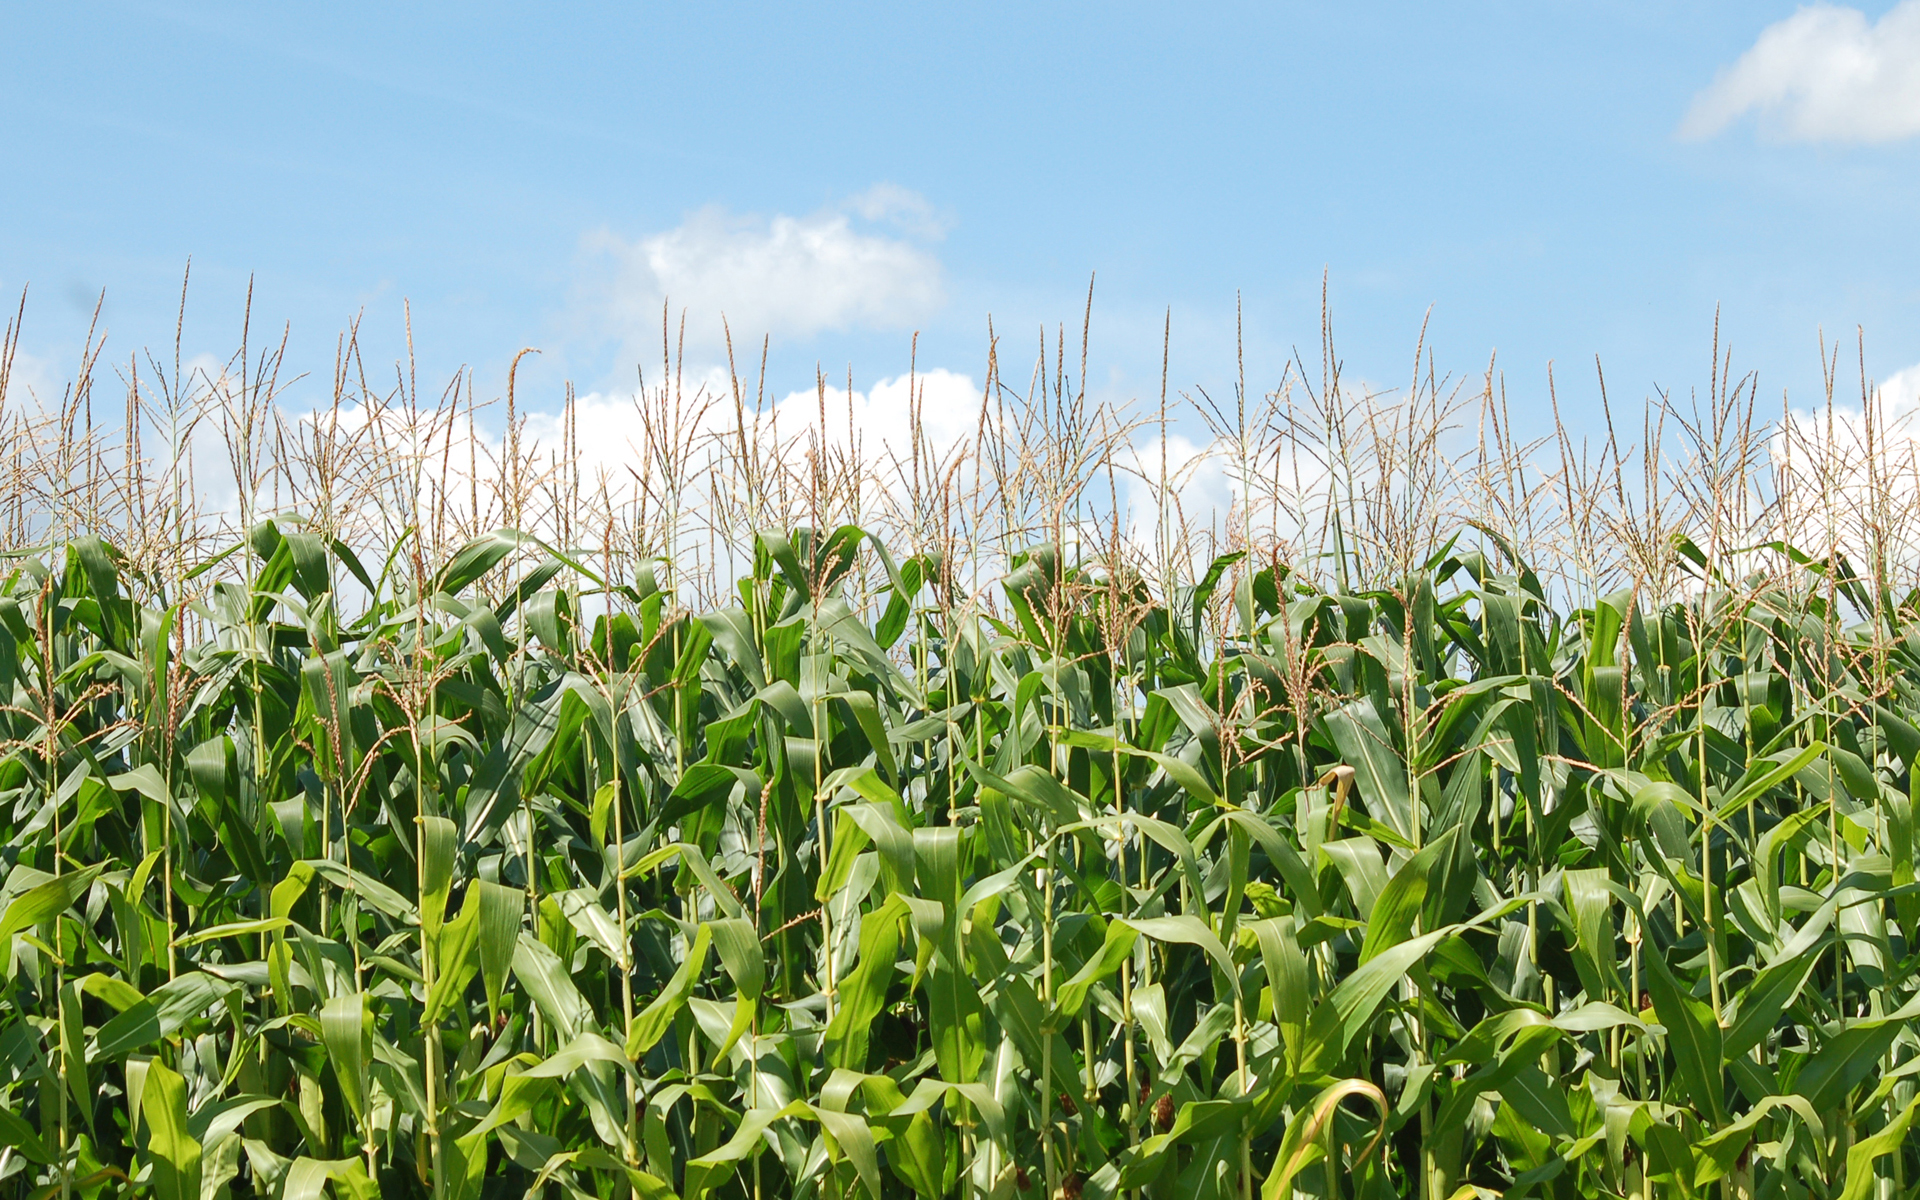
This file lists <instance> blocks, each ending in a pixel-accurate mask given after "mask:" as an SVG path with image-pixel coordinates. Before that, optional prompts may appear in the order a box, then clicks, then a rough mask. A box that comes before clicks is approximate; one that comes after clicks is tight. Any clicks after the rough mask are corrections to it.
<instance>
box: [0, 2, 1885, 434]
mask: <svg viewBox="0 0 1920 1200" xmlns="http://www.w3.org/2000/svg"><path fill="white" fill-rule="evenodd" d="M10 9H11V13H10V20H9V24H10V26H11V27H12V28H13V29H14V31H15V34H16V36H15V37H14V38H12V39H11V46H10V48H9V50H8V51H7V57H8V62H7V66H8V70H7V71H6V72H5V73H4V78H3V79H0V96H4V97H5V100H6V103H7V104H8V106H9V108H10V109H11V110H12V112H13V113H14V114H15V116H16V119H15V120H14V121H12V122H10V123H9V125H8V129H7V132H6V133H5V134H4V135H0V136H4V137H5V140H6V153H7V160H8V161H9V162H10V163H12V164H14V165H15V167H16V172H15V175H14V178H15V180H16V186H15V187H13V188H11V189H8V190H7V191H6V192H4V193H0V296H4V297H5V299H6V301H7V304H6V307H7V308H8V309H9V310H11V309H12V308H13V304H14V302H16V301H17V299H18V297H19V294H20V291H21V289H22V288H23V287H25V288H28V289H29V291H28V299H27V307H26V319H25V326H24V330H23V334H22V338H21V343H20V344H21V350H22V356H23V357H22V363H23V366H22V371H21V379H22V381H23V382H25V383H26V384H28V385H31V386H36V387H40V388H57V386H58V385H59V383H60V382H61V381H63V380H65V379H66V378H68V377H70V375H71V374H72V369H73V363H74V362H75V361H76V360H77V357H78V354H79V351H80V347H81V343H82V340H83V338H84V335H85V332H86V328H87V325H88V321H89V319H90V315H91V312H92V309H93V306H94V304H95V303H96V301H97V299H98V297H99V296H100V295H102V294H103V293H104V295H105V303H104V308H103V311H102V324H103V326H104V327H105V329H106V330H107V333H108V338H109V340H108V348H107V351H106V353H105V355H104V356H103V363H106V364H114V363H118V364H120V366H121V368H122V369H124V367H125V364H126V362H127V359H128V356H129V355H130V354H131V353H133V352H134V351H137V350H139V349H141V348H143V347H144V348H149V349H152V350H154V351H158V352H163V353H165V354H168V355H170V353H171V345H172V341H173V333H174V324H175V316H176V311H177V308H178V305H179V299H180V296H179V293H180V286H181V279H182V274H183V272H184V270H185V268H186V264H187V262H188V260H189V259H191V262H192V277H193V283H192V289H191V293H190V296H189V302H188V308H187V318H186V326H185V335H184V339H183V340H184V343H185V347H184V348H185V352H186V354H187V355H188V356H189V357H193V356H196V355H199V356H213V357H215V358H219V357H224V356H225V355H226V354H227V353H229V352H230V351H231V350H232V349H233V348H234V347H235V346H237V344H238V341H239V334H240V327H241V314H242V312H243V309H244V306H245V303H246V296H247V292H248V288H249V281H251V287H252V290H253V330H252V335H251V336H252V340H253V343H254V344H255V345H256V346H258V345H259V344H261V342H262V341H263V340H271V339H274V338H277V336H278V333H279V331H280V329H281V328H282V327H283V326H285V327H287V328H289V329H290V331H291V332H290V335H289V338H290V341H289V354H288V361H289V366H290V369H291V370H294V371H299V372H304V373H306V374H307V377H308V382H307V383H306V384H303V385H302V387H305V388H307V389H308V390H309V391H311V390H312V389H313V388H315V387H319V386H322V385H324V383H325V381H326V377H327V375H328V373H329V371H330V369H331V366H332V358H333V352H334V347H335V344H336V339H337V336H338V334H339V332H340V331H341V330H342V329H343V328H344V327H345V326H346V325H347V324H348V323H350V322H351V321H353V320H355V319H356V318H358V319H359V320H360V321H361V329H362V341H363V346H364V349H365V351H366V357H367V359H368V363H369V366H370V367H373V368H375V369H377V370H389V369H390V367H391V364H392V362H393V361H394V360H395V359H397V358H399V357H401V356H402V355H403V354H404V353H405V349H406V336H405V335H406V315H405V309H404V308H403V305H410V308H411V318H412V329H413V341H414V346H415V347H416V350H417V352H418V361H419V365H420V371H421V384H422V390H423V391H427V390H429V389H437V388H438V387H439V386H440V384H441V383H443V382H444V381H445V380H446V379H447V378H448V377H449V376H450V375H451V374H452V372H453V371H454V369H455V368H457V367H459V366H461V365H463V364H471V365H472V366H473V367H474V369H475V371H476V374H477V380H478V383H477V386H478V387H479V389H480V390H481V392H482V395H483V397H484V396H485V395H489V394H497V392H498V391H499V389H500V387H501V386H502V384H503V381H504V375H505V371H506V366H507V363H508V362H509V361H510V360H511V358H512V357H513V355H514V353H515V352H516V351H517V350H518V349H520V348H521V347H523V346H533V347H538V348H539V349H540V350H541V351H542V353H541V354H540V355H539V356H538V357H536V358H529V359H527V360H526V362H525V363H524V364H523V366H522V369H521V375H520V401H521V403H522V404H523V405H525V406H530V407H533V408H543V407H546V408H550V407H552V406H554V405H556V404H557V403H558V401H559V398H560V396H561V395H562V393H563V385H564V383H565V382H566V381H572V382H573V384H574V385H575V386H576V387H577V388H578V389H579V390H580V391H581V392H583V393H590V392H603V393H608V392H618V391H619V390H620V389H621V388H623V387H630V386H631V384H632V382H633V380H634V379H635V371H636V368H637V367H644V369H645V370H646V371H647V372H648V374H649V377H651V376H652V375H653V374H654V373H655V372H657V370H658V366H657V364H658V363H659V361H660V332H661V331H660V313H661V306H662V303H663V301H669V302H670V303H671V304H672V306H673V311H674V313H675V319H676V321H677V319H678V315H679V314H680V313H681V312H684V313H685V316H686V320H687V328H688V331H689V333H688V339H687V346H688V352H687V361H688V363H689V364H690V366H691V367H692V368H693V369H694V370H695V372H696V373H701V372H705V371H708V370H710V369H712V368H713V367H715V366H716V365H718V364H720V363H722V362H723V361H724V358H725V351H724V345H723V343H722V340H721V324H720V317H721V314H722V312H724V313H725V314H726V317H727V321H728V323H729V326H730V328H731V330H732V333H733V336H734V339H735V350H736V358H737V361H738V362H739V363H740V364H741V367H742V369H743V371H744V372H745V373H746V374H748V375H749V376H752V375H753V374H755V372H756V368H757V362H758V358H759V347H760V345H761V339H762V337H763V336H764V337H766V338H767V339H768V345H769V353H768V362H769V375H770V380H769V383H770V387H769V390H770V392H771V393H772V394H773V395H775V396H778V395H785V394H788V393H790V392H793V391H796V390H803V389H806V388H809V387H811V386H812V382H813V379H814V372H815V369H816V367H817V368H818V369H820V370H821V371H823V372H824V374H825V375H826V377H827V378H828V379H829V380H830V381H837V382H842V383H844V381H845V379H846V377H847V375H848V373H849V370H850V371H851V373H852V376H853V382H854V386H855V389H856V390H859V391H862V392H868V393H871V392H872V390H873V389H874V387H875V386H876V385H877V384H879V383H880V382H881V381H884V380H889V379H893V378H896V377H898V376H900V375H903V374H905V373H906V372H907V370H908V367H909V361H910V358H914V357H917V365H918V369H919V370H920V371H922V372H933V371H945V372H949V373H950V374H951V375H952V376H954V377H955V378H957V379H964V380H967V381H969V382H970V384H972V385H976V386H977V385H978V384H979V382H980V381H981V379H982V377H983V374H984V369H985V365H986V357H987V355H986V350H987V344H988V329H989V322H990V321H991V323H992V328H993V330H994V332H995V333H996V334H997V336H998V338H999V345H1000V361H1001V364H1002V370H1003V375H1005V376H1006V377H1008V378H1016V377H1017V378H1024V377H1025V374H1026V373H1027V372H1028V371H1029V370H1030V369H1031V364H1032V362H1033V360H1034V358H1035V357H1036V355H1037V353H1038V344H1039V340H1040V338H1041V336H1042V330H1046V331H1047V333H1046V336H1047V337H1049V338H1050V339H1051V338H1057V337H1059V336H1060V334H1061V331H1062V330H1063V329H1064V334H1065V338H1066V341H1067V343H1068V345H1069V358H1070V359H1074V360H1077V357H1078V342H1079V335H1080V326H1081V322H1082V318H1083V314H1084V312H1085V311H1086V306H1087V298H1088V288H1089V282H1090V281H1092V288H1093V304H1092V324H1091V338H1090V363H1091V369H1090V371H1089V377H1090V378H1089V386H1090V389H1091V390H1092V391H1093V393H1094V394H1095V395H1097V396H1100V397H1101V398H1104V399H1109V400H1124V399H1126V398H1129V397H1135V398H1140V399H1142V400H1151V399H1152V398H1154V397H1155V396H1157V392H1158V388H1159V382H1160V369H1161V361H1162V357H1161V356H1162V335H1163V330H1164V329H1165V328H1166V327H1167V326H1168V325H1169V324H1170V326H1171V338H1170V348H1169V351H1168V359H1169V370H1168V374H1169V383H1170V385H1171V386H1172V387H1173V388H1174V389H1175V390H1183V389H1184V390H1192V389H1194V388H1196V387H1205V388H1208V389H1209V390H1213V389H1221V388H1230V386H1231V383H1232V381H1233V379H1234V377H1235V366H1236V356H1237V354H1238V353H1239V351H1237V349H1236V347H1237V345H1240V344H1243V345H1244V355H1245V360H1246V369H1247V377H1248V384H1249V386H1250V387H1251V388H1255V389H1260V390H1265V389H1267V388H1270V387H1272V386H1274V385H1275V384H1277V383H1278V382H1279V380H1280V378H1281V375H1282V371H1283V370H1284V368H1285V366H1286V364H1287V362H1288V360H1289V359H1290V358H1291V357H1292V356H1293V354H1294V353H1295V352H1296V351H1297V352H1299V353H1300V354H1301V355H1302V356H1303V357H1304V358H1305V359H1306V361H1307V362H1308V363H1309V364H1311V365H1312V369H1313V371H1315V372H1317V370H1318V361H1319V337H1320V316H1321V288H1322V282H1323V280H1325V285H1326V288H1327V295H1328V297H1329V303H1330V310H1331V314H1332V318H1333V324H1334V333H1335V344H1336V348H1337V350H1338V352H1339V354H1340V356H1341V358H1342V360H1343V362H1344V364H1345V370H1346V372H1347V375H1348V376H1349V377H1350V378H1357V379H1363V380H1365V381H1367V382H1368V383H1370V384H1372V385H1374V386H1380V387H1393V386H1396V385H1399V384H1401V383H1403V382H1404V381H1405V380H1406V378H1407V377H1408V376H1409V375H1410V374H1411V372H1412V370H1413V355H1414V350H1415V347H1416V345H1419V344H1421V335H1422V330H1423V328H1424V329H1425V343H1424V344H1425V345H1426V346H1427V347H1428V348H1429V349H1430V350H1431V352H1432V355H1433V362H1434V364H1435V366H1436V367H1437V369H1438V370H1439V371H1440V372H1442V373H1443V374H1448V373H1450V374H1452V375H1453V376H1455V377H1456V378H1460V377H1465V378H1468V379H1469V380H1477V379H1478V378H1479V376H1480V375H1481V373H1483V372H1484V371H1485V370H1486V366H1487V363H1488V360H1489V357H1490V356H1492V355H1494V354H1496V353H1497V355H1498V363H1499V365H1500V369H1501V370H1502V371H1503V372H1504V373H1505V377H1506V380H1507V384H1508V388H1509V394H1510V396H1511V397H1512V398H1513V401H1514V403H1515V407H1516V410H1517V411H1518V412H1519V413H1520V415H1521V419H1522V420H1523V421H1526V422H1531V423H1533V426H1534V428H1543V427H1544V422H1545V421H1546V420H1548V419H1549V415H1548V414H1549V413H1550V409H1549V408H1548V406H1547V403H1546V402H1547V400H1548V398H1549V397H1548V369H1549V364H1550V363H1551V364H1552V370H1553V378H1554V385H1555V386H1554V396H1555V397H1557V399H1558V401H1559V403H1560V406H1561V411H1562V414H1563V415H1564V416H1565V417H1566V418H1567V420H1568V423H1569V424H1570V425H1571V426H1573V427H1574V428H1576V429H1579V430H1587V431H1590V430H1592V429H1594V428H1596V427H1597V424H1598V420H1599V403H1598V401H1599V390H1598V386H1597V384H1596V377H1595V370H1594V362H1595V359H1596V356H1597V357H1598V358H1599V360H1600V361H1601V362H1602V363H1604V365H1605V368H1606V378H1607V385H1608V389H1609V395H1610V397H1611V399H1612V401H1613V404H1614V406H1615V413H1616V415H1619V413H1620V410H1621V406H1622V405H1627V406H1632V405H1634V404H1635V403H1637V402H1638V401H1639V400H1640V399H1641V398H1644V397H1647V396H1650V395H1653V394H1654V393H1655V392H1656V390H1664V391H1666V392H1668V393H1669V394H1672V395H1675V396H1678V397H1683V398H1684V397H1685V396H1686V395H1687V394H1688V393H1689V392H1690V391H1697V392H1704V390H1705V389H1706V387H1707V385H1708V378H1709V371H1710V351H1711V346H1712V344H1713V337H1714V327H1715V321H1716V318H1717V319H1718V321H1719V328H1720V338H1721V346H1722V349H1723V351H1726V350H1728V349H1730V351H1731V361H1732V363H1733V367H1734V370H1735V372H1736V374H1744V373H1745V372H1747V371H1753V372H1756V373H1757V376H1758V379H1759V393H1760V396H1761V401H1760V408H1761V411H1762V412H1767V411H1777V410H1778V406H1779V403H1780V396H1781V393H1782V391H1783V390H1784V391H1785V392H1786V394H1787V395H1788V396H1789V397H1790V398H1791V399H1792V401H1793V403H1794V404H1795V406H1796V407H1806V406H1808V405H1811V404H1812V403H1814V402H1815V401H1816V400H1817V399H1818V398H1819V391H1820V355H1819V350H1818V345H1819V339H1820V338H1821V336H1822V335H1823V333H1824V336H1825V338H1826V340H1827V342H1828V344H1829V349H1830V350H1832V348H1834V347H1838V349H1839V363H1840V371H1839V378H1840V388H1839V391H1840V394H1841V396H1842V399H1843V400H1845V399H1850V400H1851V401H1852V402H1853V403H1854V404H1856V405H1857V403H1858V392H1859V385H1858V381H1857V378H1856V377H1857V374H1858V371H1857V365H1856V364H1857V362H1858V360H1859V358H1860V357H1861V354H1860V353H1859V351H1858V350H1857V348H1856V330H1864V339H1865V342H1864V360H1865V366H1866V370H1867V373H1868V374H1869V376H1871V377H1872V378H1874V379H1876V380H1878V381H1881V382H1882V383H1886V382H1888V381H1892V383H1893V384H1894V385H1895V387H1896V389H1897V390H1898V391H1899V392H1900V393H1901V395H1900V401H1901V402H1902V403H1906V402H1911V401H1912V400H1913V398H1914V397H1913V396H1907V395H1905V393H1906V392H1907V391H1912V392H1914V393H1915V394H1916V395H1920V368H1916V364H1920V333H1916V330H1920V321H1916V319H1915V318H1916V317H1920V286H1916V284H1915V283H1914V282H1913V280H1914V279H1915V278H1916V277H1920V272H1917V271H1916V268H1920V247H1916V246H1914V245H1913V244H1911V241H1912V239H1910V238H1905V237H1903V236H1902V234H1903V232H1904V231H1905V230H1906V228H1907V227H1908V226H1909V225H1910V224H1911V220H1910V218H1909V217H1908V211H1909V209H1910V208H1911V204H1910V202H1903V201H1902V200H1901V199H1900V197H1901V196H1903V195H1910V194H1911V193H1912V191H1913V188H1914V185H1915V183H1917V182H1920V160H1917V159H1916V156H1915V152H1914V138H1915V136H1916V135H1920V0H1903V2H1902V3H1900V4H1897V5H1891V6H1889V5H1885V4H1881V5H1875V6H1870V7H1867V8H1865V9H1856V8H1850V7H1846V6H1835V5H1817V6H1811V7H1799V6H1796V5H1793V4H1791V3H1763V4H1758V5H1733V4H1730V3H1695V4H1687V5H1678V6H1670V5H1654V4H1624V5H1613V4H1610V5H1598V4H1575V5H1566V6H1558V7H1556V8H1555V9H1554V10H1552V11H1551V12H1546V11H1539V10H1537V9H1536V8H1533V7H1529V6H1522V5H1495V6H1489V7H1487V8H1484V9H1480V10H1477V11H1476V12H1475V13H1473V14H1471V15H1462V14H1454V13H1443V12H1438V11H1429V10H1428V9H1427V8H1425V7H1422V6H1412V5H1392V4H1381V5H1374V6H1370V7H1366V8H1359V9H1356V8H1353V7H1351V6H1335V5H1330V4H1328V5H1318V4H1308V5H1297V6H1290V7H1288V8H1287V9H1285V10H1284V11H1280V12H1273V11H1268V10H1264V9H1256V8H1253V7H1246V8H1236V7H1232V6H1216V7H1213V8H1209V9H1206V10H1204V11H1199V12H1195V11H1190V10H1182V11H1181V12H1179V13H1178V14H1175V13H1172V12H1169V11H1163V10H1157V9H1153V8H1149V7H1146V6H1120V7H1101V8H1098V9H1096V8H1093V7H1091V6H1074V7H1058V8H1051V9H1048V10H1046V11H1045V12H1044V13H1038V14H1031V13H1025V12H1024V10H1016V9H1013V8H1011V7H1004V8H993V9H978V10H969V12H968V13H966V14H953V13H943V14H931V15H929V14H920V13H913V14H908V13H905V12H902V11H898V10H895V9H893V8H889V7H886V6H878V5H874V6H853V7H846V6H839V7H836V8H834V9H832V10H826V9H802V8H797V7H777V6H752V5H742V6H734V7H730V8H727V9H724V10H702V11H701V12H699V13H697V14H696V13H693V12H691V11H687V10H676V9H671V8H666V7H647V8H643V9H639V10H633V11H629V10H616V9H614V8H612V7H610V6H609V7H589V8H583V9H581V10H579V15H577V16H576V17H575V18H574V19H570V20H569V21H567V22H563V23H562V22H549V23H545V24H530V23H528V22H527V21H525V20H524V19H523V18H522V17H520V16H519V15H518V14H516V12H515V11H514V10H510V9H506V8H504V7H491V8H479V9H475V10H471V12H468V11H464V10H463V11H462V12H461V13H460V14H459V15H457V16H456V15H452V14H451V10H447V11H442V10H438V9H430V8H421V9H413V10H406V11H405V12H390V11H388V10H385V9H376V8H373V7H370V6H349V7H346V8H344V9H340V10H337V11H336V10H326V11H325V12H324V13H323V12H321V10H312V11H311V12H308V11H293V12H279V11H276V12H273V13H264V12H254V11H253V10H251V9H247V8H244V7H241V6H237V5H221V4H213V5H196V6H167V5H149V4H119V3H113V4H106V3H102V4H90V5H82V6H75V7H71V8H65V9H40V8H37V7H28V6H25V5H14V6H10ZM19 180H28V181H34V182H32V184H31V185H30V186H24V187H23V186H18V183H17V181H19ZM916 335H917V355H916V351H915V349H914V347H915V338H916ZM1910 369H1911V370H1910ZM296 391H297V389H296Z"/></svg>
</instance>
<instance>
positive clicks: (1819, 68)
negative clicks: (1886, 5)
mask: <svg viewBox="0 0 1920 1200" xmlns="http://www.w3.org/2000/svg"><path fill="white" fill-rule="evenodd" d="M1749 113H1753V114H1757V115H1758V117H1759V118H1760V121H1761V124H1762V127H1763V128H1764V129H1766V130H1767V131H1768V132H1769V133H1772V134H1774V135H1775V136H1779V137H1782V138H1785V139H1787V140H1789V141H1800V142H1889V141H1895V140H1897V139H1900V138H1906V137H1912V136H1914V135H1915V134H1920V0H1901V2H1900V3H1899V4H1896V5H1895V6H1894V7H1893V8H1892V9H1890V10H1888V11H1887V13H1886V14H1885V15H1884V16H1882V17H1881V18H1880V19H1879V20H1878V21H1876V22H1873V23H1871V24H1869V23H1868V20H1867V16H1866V14H1865V13H1863V12H1861V11H1860V10H1859V9H1857V8H1843V7H1839V6H1836V5H1831V4H1816V5H1812V6H1810V7H1807V8H1802V9H1801V10H1800V11H1798V12H1796V13H1794V14H1793V15H1792V16H1791V17H1788V18H1787V19H1786V20H1784V21H1779V22H1776V23H1774V24H1772V25H1769V26H1767V28H1766V29H1765V30H1763V31H1762V32H1761V34H1760V38H1759V40H1758V41H1756V42H1755V43H1754V44H1753V47H1752V49H1750V50H1748V51H1747V52H1746V53H1745V54H1742V55H1741V56H1740V58H1739V60H1738V61H1736V62H1735V63H1734V64H1733V65H1732V66H1731V67H1728V68H1726V69H1725V70H1723V71H1721V72H1720V74H1719V75H1718V76H1717V77H1716V78H1715V79H1714V81H1713V83H1712V85H1710V86H1709V87H1708V88H1707V89H1706V90H1704V91H1702V92H1701V93H1700V94H1699V95H1698V96H1695V97H1694V101H1693V106H1692V108H1690V109H1689V110H1688V112H1687V115H1686V118H1685V119H1684V120H1683V121H1681V123H1680V129H1679V134H1680V136H1681V137H1683V138H1707V137H1712V136H1713V135H1714V134H1716V133H1719V132H1720V131H1721V130H1723V129H1725V128H1726V127H1727V126H1729V125H1731V124H1733V122H1735V121H1737V120H1739V119H1740V118H1741V117H1744V116H1746V115H1747V114H1749Z"/></svg>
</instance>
